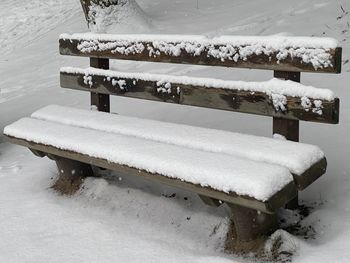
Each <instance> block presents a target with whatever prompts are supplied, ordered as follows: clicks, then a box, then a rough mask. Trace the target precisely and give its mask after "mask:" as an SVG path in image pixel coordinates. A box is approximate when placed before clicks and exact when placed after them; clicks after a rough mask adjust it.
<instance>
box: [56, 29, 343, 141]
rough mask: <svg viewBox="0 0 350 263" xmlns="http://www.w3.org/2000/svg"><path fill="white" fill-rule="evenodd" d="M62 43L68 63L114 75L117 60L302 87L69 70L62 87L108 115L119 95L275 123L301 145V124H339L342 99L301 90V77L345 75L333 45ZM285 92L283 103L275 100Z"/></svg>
mask: <svg viewBox="0 0 350 263" xmlns="http://www.w3.org/2000/svg"><path fill="white" fill-rule="evenodd" d="M59 42H60V53H61V54H62V55H72V56H81V57H90V66H91V67H94V68H98V69H104V70H107V69H109V59H123V60H137V61H148V62H165V63H181V64H193V65H206V66H223V67H235V68H249V69H265V70H273V71H274V77H276V78H280V79H284V80H291V81H294V83H291V82H285V81H283V82H282V81H281V82H278V81H275V82H266V83H260V84H259V83H255V84H254V83H253V84H247V83H243V82H242V83H239V82H220V81H217V80H216V81H215V80H213V79H212V80H208V79H202V80H201V79H199V80H198V79H197V80H195V81H194V80H191V79H188V78H187V79H186V78H176V77H166V76H157V75H151V74H126V73H121V72H111V71H101V70H95V71H94V70H89V71H79V70H74V69H67V68H66V69H63V70H61V86H62V87H64V88H72V89H79V90H86V91H90V92H91V94H92V95H91V103H92V105H96V106H97V107H98V109H99V110H101V111H109V95H118V96H126V97H133V98H140V99H147V100H155V101H164V102H170V103H178V104H184V105H192V106H200V107H208V108H215V109H222V110H230V111H237V112H245V113H252V114H259V115H265V116H272V117H274V123H273V130H274V133H279V134H282V135H284V136H286V137H287V139H290V140H294V141H298V139H299V120H303V121H313V122H322V123H332V124H336V123H338V122H339V99H338V98H336V97H334V95H332V94H329V93H327V92H326V91H325V92H321V91H320V90H317V89H310V88H308V92H304V90H303V89H304V88H305V89H306V88H307V87H305V86H302V85H299V84H297V83H295V82H300V73H301V72H315V73H340V72H341V53H342V49H341V48H340V47H338V44H337V42H336V41H335V40H333V39H329V38H303V37H245V36H235V37H232V36H227V37H219V38H213V39H209V38H206V37H203V36H182V35H170V36H167V35H96V34H73V35H67V34H63V35H61V36H60V41H59ZM208 83H210V84H208ZM220 85H222V87H221V86H220ZM279 85H281V90H284V94H282V95H281V94H279V93H278V92H277V93H274V92H275V91H274V89H273V88H276V86H279ZM298 85H299V86H298ZM271 87H272V88H271ZM294 91H295V92H294Z"/></svg>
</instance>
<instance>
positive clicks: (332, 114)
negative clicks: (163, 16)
mask: <svg viewBox="0 0 350 263" xmlns="http://www.w3.org/2000/svg"><path fill="white" fill-rule="evenodd" d="M89 78H90V81H91V82H90V81H87V79H86V76H85V75H84V74H82V73H66V72H61V86H62V87H63V88H70V89H76V90H83V91H89V92H95V93H101V94H111V95H117V96H124V97H130V98H138V99H146V100H153V101H161V102H168V103H176V104H182V105H190V106H198V107H206V108H213V109H220V110H228V111H235V112H242V113H250V114H256V115H264V116H273V117H279V118H285V119H293V120H303V121H312V122H321V123H332V124H336V123H338V122H339V99H337V98H336V99H334V100H333V101H327V100H322V114H321V115H320V114H318V113H317V112H314V111H313V110H312V108H311V109H309V110H308V111H307V110H305V109H304V107H303V106H302V103H301V98H300V97H291V96H286V99H287V104H286V105H285V107H286V109H287V110H286V111H281V110H276V108H275V106H274V105H273V101H272V98H271V96H269V95H267V94H266V93H263V92H251V91H243V90H233V89H220V88H210V87H209V88H208V87H201V86H193V85H185V84H181V83H171V87H172V88H171V89H168V90H167V91H169V93H168V92H167V91H166V92H162V91H159V83H158V84H157V81H145V80H140V79H126V78H116V77H113V80H111V79H109V78H108V77H107V76H101V75H89ZM108 79H109V80H108ZM118 80H124V81H125V88H124V89H121V88H120V86H119V85H117V84H115V83H114V85H113V81H114V82H116V81H118ZM90 84H91V85H90ZM311 101H312V100H311Z"/></svg>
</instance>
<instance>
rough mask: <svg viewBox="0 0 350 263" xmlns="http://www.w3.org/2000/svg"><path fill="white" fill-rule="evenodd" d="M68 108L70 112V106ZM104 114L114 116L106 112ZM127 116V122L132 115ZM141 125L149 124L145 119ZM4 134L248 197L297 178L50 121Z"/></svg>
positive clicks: (224, 157)
mask: <svg viewBox="0 0 350 263" xmlns="http://www.w3.org/2000/svg"><path fill="white" fill-rule="evenodd" d="M56 109H59V108H56ZM50 110H51V111H52V110H55V107H50V108H47V109H46V110H44V111H41V112H47V113H48V112H49V111H50ZM65 112H66V113H69V111H68V109H67V110H66V111H65ZM77 112H78V114H76V113H75V111H73V110H72V109H71V113H72V114H73V115H74V118H75V117H79V114H80V117H82V115H84V114H86V115H85V116H90V120H91V121H92V122H93V121H94V120H95V121H96V119H95V118H91V116H94V117H102V115H100V114H96V113H94V112H89V113H87V112H85V113H84V112H83V111H77ZM90 114H91V115H90ZM36 115H39V114H36ZM106 116H112V115H107V114H106ZM113 117H118V116H113ZM74 118H73V120H74ZM106 120H108V121H111V120H112V119H108V118H107V119H106ZM121 120H123V118H121ZM124 120H125V122H124V123H125V124H127V123H128V119H127V118H125V119H124ZM71 122H75V121H71ZM114 122H118V119H114ZM143 124H147V121H145V122H144V123H143ZM151 124H152V123H151ZM153 124H157V122H153ZM157 125H158V124H157ZM164 125H168V124H164ZM111 127H113V126H111ZM140 127H142V126H136V127H135V131H136V130H137V131H138V132H142V129H140ZM148 127H151V126H150V125H149V124H147V125H146V126H145V130H148ZM164 127H165V126H164ZM164 127H163V128H164ZM169 127H170V126H169ZM129 128H131V129H132V127H129ZM160 129H162V127H161V128H160ZM189 129H190V130H191V128H189ZM193 129H195V128H193ZM107 130H108V129H107ZM203 131H205V130H203ZM179 132H180V131H179ZM4 134H5V135H7V136H9V137H14V138H17V139H23V140H26V141H28V142H31V143H37V144H43V145H48V146H52V147H55V148H58V149H62V150H67V151H72V152H76V153H80V154H84V155H87V156H90V157H96V158H101V159H104V160H107V161H109V162H112V163H116V164H120V165H126V166H129V167H133V168H137V169H140V170H144V171H147V172H149V173H153V174H160V175H163V176H166V177H170V178H176V179H179V180H182V181H185V182H189V183H193V184H196V185H201V186H203V187H211V188H213V189H216V190H218V191H222V192H225V193H235V194H238V195H243V196H249V197H252V198H255V199H257V200H260V201H266V200H268V199H269V198H270V197H272V196H273V195H274V194H276V193H277V192H279V191H280V190H281V189H283V188H284V187H286V186H287V185H288V184H290V183H291V182H292V181H293V176H292V175H291V173H290V172H289V170H288V169H287V168H285V167H283V166H279V165H273V164H267V163H263V162H256V161H251V160H247V159H243V158H239V157H236V156H233V155H229V154H226V153H220V152H216V153H214V152H209V151H203V150H199V149H194V148H188V147H185V146H182V145H174V144H168V143H165V142H157V141H154V140H150V139H145V138H140V137H136V136H131V135H130V134H129V135H126V134H118V133H113V132H108V131H101V130H96V129H91V128H81V127H76V126H71V125H66V124H62V123H57V122H51V121H47V120H39V119H34V118H23V119H21V120H19V121H17V122H15V123H13V124H11V125H9V126H7V127H5V130H4ZM183 135H185V134H183Z"/></svg>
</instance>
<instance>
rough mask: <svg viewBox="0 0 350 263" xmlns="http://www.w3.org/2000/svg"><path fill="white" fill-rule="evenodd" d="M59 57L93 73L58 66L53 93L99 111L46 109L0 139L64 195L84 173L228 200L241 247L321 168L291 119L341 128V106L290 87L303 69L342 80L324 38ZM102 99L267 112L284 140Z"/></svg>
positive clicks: (191, 42)
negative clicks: (83, 99)
mask: <svg viewBox="0 0 350 263" xmlns="http://www.w3.org/2000/svg"><path fill="white" fill-rule="evenodd" d="M60 52H61V54H63V55H75V56H86V57H90V66H91V67H90V68H87V69H81V68H72V67H66V68H62V69H61V86H62V87H63V88H71V89H77V90H84V91H88V92H90V93H91V105H94V106H96V108H97V109H98V110H99V111H100V112H95V111H84V110H78V109H72V108H67V107H60V106H48V107H46V108H43V109H41V110H39V111H37V112H35V113H33V114H32V116H31V117H30V118H24V119H21V120H19V121H18V122H16V123H14V124H12V125H10V126H8V127H6V128H5V131H4V134H5V135H6V136H7V138H8V139H9V140H10V141H11V142H13V143H16V144H20V145H23V146H26V147H28V148H30V149H31V150H32V151H33V152H34V153H35V154H36V155H38V156H41V157H44V156H48V157H49V158H51V159H53V160H55V161H56V163H57V166H58V168H59V171H60V179H59V180H58V182H57V183H56V187H57V188H61V190H62V189H64V187H66V186H67V185H68V186H69V191H71V190H76V189H78V188H79V185H80V183H81V180H82V179H83V178H84V177H86V176H92V175H93V171H92V168H91V165H93V166H97V167H102V168H107V169H111V170H115V171H118V172H123V173H128V174H132V175H136V176H143V177H146V178H148V179H150V180H157V181H160V182H163V183H165V184H169V185H172V186H175V187H179V188H182V189H186V190H189V191H193V192H195V193H198V194H199V196H200V197H201V198H202V200H203V201H204V202H206V203H207V204H211V205H220V204H221V203H227V204H228V205H229V206H230V208H231V209H232V217H233V221H234V225H235V229H236V234H237V242H238V243H240V244H241V243H246V242H248V243H249V242H250V241H252V240H253V241H254V240H256V239H257V238H259V237H261V236H264V235H267V234H269V233H271V232H272V231H273V230H275V229H276V227H277V219H276V213H275V212H276V210H277V209H278V208H280V207H283V206H285V205H286V204H289V205H293V204H294V205H295V203H296V202H297V192H298V190H303V189H305V188H306V187H307V186H309V185H310V184H311V183H312V182H314V181H315V180H316V179H317V178H318V177H320V176H321V175H322V174H324V173H325V171H326V166H327V162H326V158H325V156H324V153H323V152H322V151H321V150H320V149H319V148H318V147H317V146H313V145H307V144H302V143H298V142H297V141H298V140H299V120H303V121H313V122H321V123H332V124H336V123H338V121H339V99H338V98H336V97H335V95H334V93H333V92H332V91H330V90H326V89H318V88H314V87H311V86H304V85H302V84H300V83H298V82H300V72H302V71H306V72H320V73H321V72H323V73H339V72H340V70H341V69H340V67H341V48H339V47H338V46H337V43H336V41H334V40H332V39H320V38H296V37H288V38H286V37H220V38H214V39H208V38H205V37H200V36H161V35H159V36H154V35H153V36H152V35H135V36H131V35H94V34H74V35H66V34H65V35H62V36H61V38H60ZM109 59H129V60H138V61H153V62H167V63H187V64H195V65H208V66H226V67H243V68H257V69H271V70H274V76H275V77H276V79H272V80H270V81H266V82H242V81H223V80H218V79H208V78H189V77H184V76H169V75H159V74H147V73H126V72H116V71H112V70H109ZM277 78H278V79H277ZM282 79H283V80H282ZM291 80H292V81H291ZM109 95H117V96H125V97H132V98H140V99H147V100H154V101H163V102H169V103H177V104H183V105H191V106H200V107H207V108H215V109H222V110H229V111H236V112H245V113H251V114H258V115H265V116H271V117H273V132H274V133H278V134H281V135H284V136H285V137H286V138H287V139H288V141H284V140H276V139H272V138H264V137H257V136H251V135H245V134H238V133H232V132H226V131H220V130H213V129H204V128H199V127H192V126H186V125H179V124H172V123H165V122H157V121H152V120H145V119H137V118H131V117H126V116H119V115H115V114H110V113H108V112H109V111H110V101H109ZM293 200H294V201H293ZM291 202H292V203H291ZM257 211H260V212H259V213H257Z"/></svg>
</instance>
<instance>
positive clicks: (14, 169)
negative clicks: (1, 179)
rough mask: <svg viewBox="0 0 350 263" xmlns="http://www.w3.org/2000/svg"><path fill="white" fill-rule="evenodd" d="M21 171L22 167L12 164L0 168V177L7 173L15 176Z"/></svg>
mask: <svg viewBox="0 0 350 263" xmlns="http://www.w3.org/2000/svg"><path fill="white" fill-rule="evenodd" d="M21 169H22V166H20V165H18V164H12V165H8V166H0V176H5V175H7V174H8V173H12V174H16V173H18V172H19V171H20V170H21Z"/></svg>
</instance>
